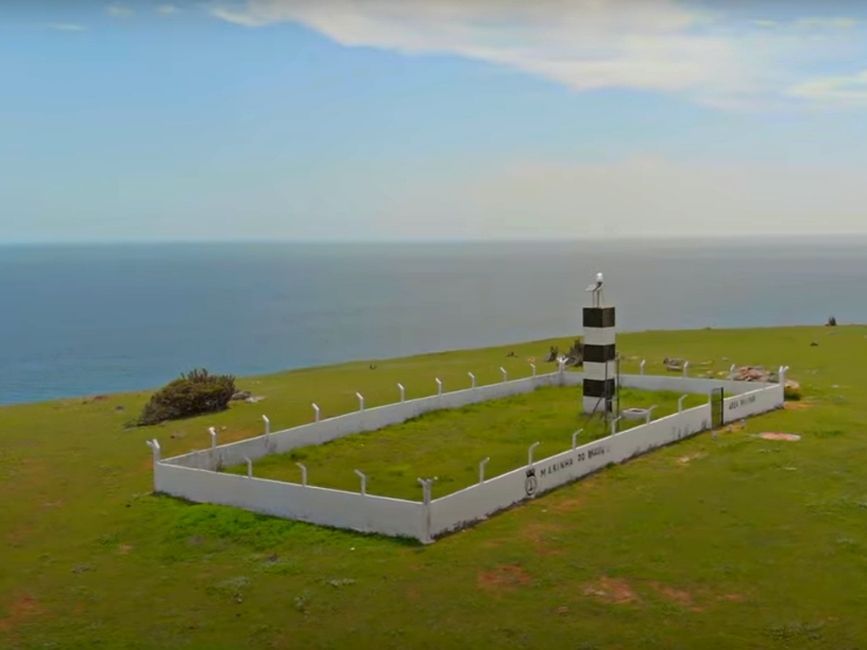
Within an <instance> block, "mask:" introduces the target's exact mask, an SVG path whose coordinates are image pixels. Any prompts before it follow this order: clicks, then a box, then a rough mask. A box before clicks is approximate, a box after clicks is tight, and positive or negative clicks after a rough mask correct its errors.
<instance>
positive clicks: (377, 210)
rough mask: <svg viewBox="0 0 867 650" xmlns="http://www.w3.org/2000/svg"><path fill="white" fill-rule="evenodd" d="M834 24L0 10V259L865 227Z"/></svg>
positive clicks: (862, 82) (622, 0)
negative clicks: (26, 251) (10, 248)
mask: <svg viewBox="0 0 867 650" xmlns="http://www.w3.org/2000/svg"><path fill="white" fill-rule="evenodd" d="M865 111H867V7H865V6H864V5H863V4H860V3H854V2H848V3H847V2H821V3H820V2H791V3H779V2H766V3H759V2H745V1H741V2H737V1H734V2H729V3H708V2H706V3H695V2H693V3H685V2H668V1H659V2H652V1H650V0H642V1H641V2H637V1H636V2H630V1H628V0H616V1H615V0H607V1H606V0H574V1H571V2H570V1H567V0H539V1H538V2H535V3H521V2H516V1H514V0H503V1H502V2H493V1H486V0H480V1H479V2H475V3H462V2H458V1H457V0H435V1H433V0H432V1H430V2H417V3H407V2H399V1H398V0H369V1H368V2H363V3H358V2H351V1H350V0H318V1H316V2H313V1H308V0H297V1H289V0H252V1H250V2H196V3H185V2H175V3H170V2H125V3H124V2H115V3H102V2H76V1H74V0H72V1H69V2H60V1H59V0H58V1H56V2H49V1H40V0H32V1H31V2H27V3H24V2H20V3H17V4H16V3H15V2H11V3H10V2H7V3H3V4H2V5H0V143H2V144H0V242H15V241H115V240H134V241H152V240H191V239H192V240H197V239H201V240H235V239H251V240H257V239H290V240H308V239H310V240H392V239H399V240H402V239H465V238H466V239H495V238H503V239H515V238H549V237H615V236H654V237H659V236H661V237H671V236H681V235H683V236H705V235H708V236H717V235H720V236H723V235H725V236H731V235H751V234H773V233H785V234H818V233H836V234H841V233H843V234H845V233H867V189H865V187H863V186H865V185H867V183H864V182H863V172H862V170H863V166H864V165H865V163H867V120H865Z"/></svg>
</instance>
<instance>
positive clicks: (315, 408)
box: [310, 402, 322, 422]
mask: <svg viewBox="0 0 867 650" xmlns="http://www.w3.org/2000/svg"><path fill="white" fill-rule="evenodd" d="M310 406H312V407H313V421H314V422H319V418H320V417H321V415H322V412H321V411H320V409H319V404H317V403H316V402H313V403H312V404H310Z"/></svg>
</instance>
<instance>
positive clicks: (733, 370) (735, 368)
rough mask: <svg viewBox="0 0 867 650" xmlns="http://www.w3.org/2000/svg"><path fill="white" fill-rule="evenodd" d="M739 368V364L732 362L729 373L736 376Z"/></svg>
mask: <svg viewBox="0 0 867 650" xmlns="http://www.w3.org/2000/svg"><path fill="white" fill-rule="evenodd" d="M737 369H738V368H737V366H736V365H735V364H732V365H731V367H730V368H729V375H730V376H734V374H735V370H737Z"/></svg>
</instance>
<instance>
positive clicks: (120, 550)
mask: <svg viewBox="0 0 867 650" xmlns="http://www.w3.org/2000/svg"><path fill="white" fill-rule="evenodd" d="M132 548H133V547H132V544H119V545H118V547H117V554H118V555H129V552H130V551H131V550H132Z"/></svg>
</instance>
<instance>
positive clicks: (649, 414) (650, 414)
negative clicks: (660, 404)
mask: <svg viewBox="0 0 867 650" xmlns="http://www.w3.org/2000/svg"><path fill="white" fill-rule="evenodd" d="M655 408H656V404H654V405H653V406H650V407H648V409H647V415H645V416H644V423H645V424H648V423H649V422H650V419H651V417H653V409H655Z"/></svg>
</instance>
